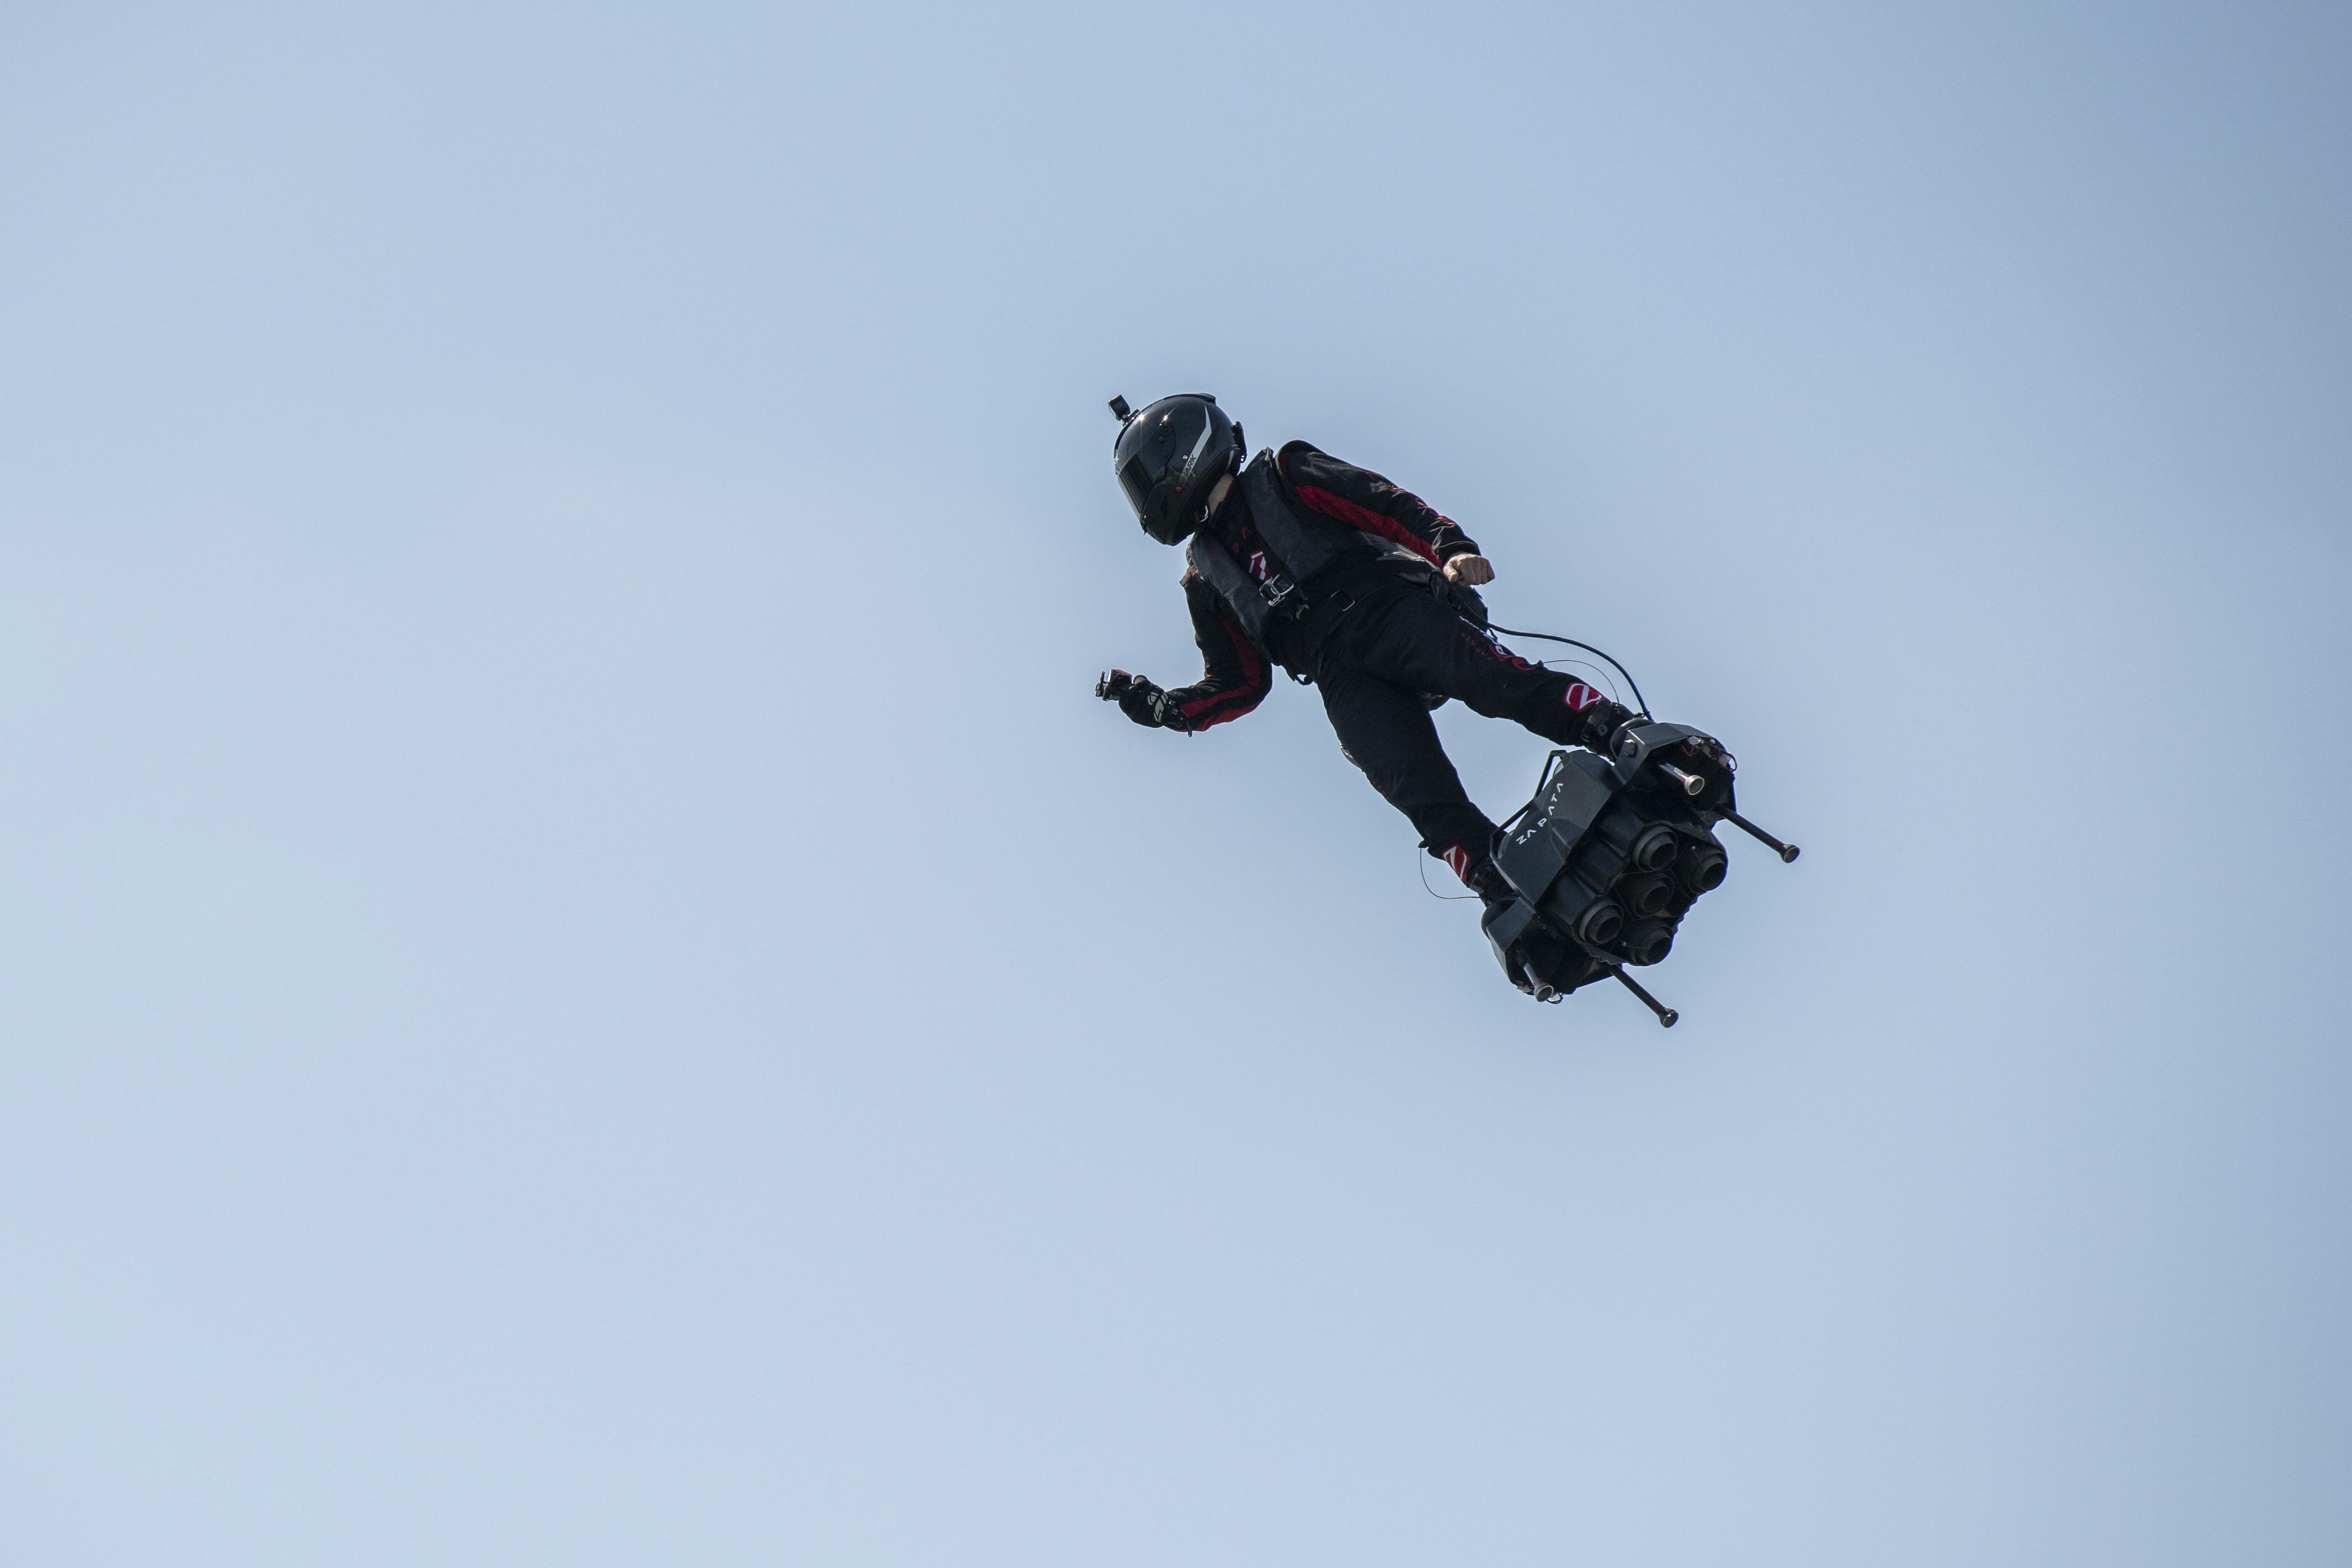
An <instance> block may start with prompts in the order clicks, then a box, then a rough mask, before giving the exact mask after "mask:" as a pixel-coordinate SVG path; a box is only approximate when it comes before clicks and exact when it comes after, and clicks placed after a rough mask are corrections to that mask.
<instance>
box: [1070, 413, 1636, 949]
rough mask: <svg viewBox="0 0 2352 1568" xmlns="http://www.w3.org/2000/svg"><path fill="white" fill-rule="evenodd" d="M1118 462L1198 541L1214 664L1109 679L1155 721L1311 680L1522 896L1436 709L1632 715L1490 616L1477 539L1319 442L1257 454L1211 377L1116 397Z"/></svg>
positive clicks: (1458, 850)
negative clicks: (1199, 669) (1182, 672)
mask: <svg viewBox="0 0 2352 1568" xmlns="http://www.w3.org/2000/svg"><path fill="white" fill-rule="evenodd" d="M1110 406H1111V413H1114V414H1116V415H1117V416H1118V421H1119V431H1118V440H1117V442H1116V443H1115V444H1113V446H1112V449H1111V464H1112V467H1113V469H1114V470H1115V471H1116V472H1117V474H1118V483H1119V487H1120V488H1121V489H1123V490H1124V491H1125V492H1126V493H1127V498H1128V501H1129V504H1130V505H1132V506H1133V507H1135V515H1136V517H1137V519H1138V520H1139V522H1140V523H1141V524H1142V525H1143V531H1144V532H1145V533H1147V534H1149V535H1150V536H1151V537H1152V538H1155V539H1157V540H1159V541H1160V543H1161V544H1164V545H1176V544H1185V541H1186V540H1187V539H1189V540H1190V541H1191V542H1190V544H1189V545H1187V546H1186V549H1185V571H1184V577H1183V588H1184V602H1185V605H1186V607H1187V608H1188V609H1190V610H1191V611H1192V634H1193V639H1194V641H1196V642H1197V643H1199V644H1200V647H1201V658H1202V665H1203V673H1202V677H1201V679H1200V680H1198V681H1196V682H1194V683H1193V684H1192V685H1188V686H1178V687H1176V688H1174V689H1173V690H1168V691H1163V690H1161V689H1160V687H1159V686H1157V685H1153V684H1152V683H1151V682H1150V681H1148V680H1145V679H1144V678H1143V677H1141V676H1139V675H1131V674H1128V673H1127V672H1126V671H1125V670H1113V671H1111V672H1110V673H1109V674H1106V675H1105V676H1103V677H1102V679H1101V680H1100V682H1098V683H1097V685H1096V687H1095V695H1097V696H1099V697H1102V698H1104V699H1105V700H1106V701H1112V702H1116V703H1118V706H1119V710H1120V711H1121V712H1122V713H1124V714H1126V715H1127V716H1128V717H1129V718H1131V719H1133V720H1134V721H1135V722H1136V723H1138V724H1140V725H1145V726H1149V727H1158V728H1161V729H1173V730H1180V731H1182V732H1184V733H1185V734H1188V735H1189V734H1192V733H1193V732H1195V731H1199V730H1203V729H1207V728H1209V727H1211V726H1213V725H1219V724H1223V723H1224V722H1225V721H1226V720H1228V719H1234V718H1239V717H1240V716H1242V715H1244V714H1245V713H1247V712H1249V711H1250V710H1251V709H1252V708H1254V707H1255V706H1257V705H1258V703H1259V702H1260V701H1261V700H1263V699H1264V697H1265V694H1266V692H1267V690H1268V689H1269V688H1270V687H1271V686H1272V685H1273V676H1272V673H1271V668H1270V666H1271V665H1273V664H1280V665H1281V666H1282V667H1283V668H1284V669H1286V670H1287V671H1289V672H1290V673H1291V674H1292V675H1293V676H1295V677H1297V678H1298V679H1300V680H1303V681H1307V682H1311V683H1312V684H1313V685H1315V686H1317V687H1318V689H1320V690H1321V692H1322V694H1323V711H1324V712H1325V713H1326V714H1328V716H1330V720H1331V727H1332V729H1333V730H1335V731H1336V732H1338V734H1339V751H1340V755H1341V756H1343V757H1345V758H1348V760H1349V761H1350V762H1352V763H1354V764H1355V765H1356V766H1357V767H1358V768H1361V769H1363V771H1364V775H1365V777H1366V778H1368V779H1370V780H1371V782H1372V788H1373V789H1378V790H1379V791H1380V792H1381V797H1382V798H1383V799H1385V800H1387V801H1388V802H1389V804H1391V806H1394V807H1395V808H1396V809H1397V810H1400V811H1402V812H1403V813H1404V814H1405V816H1406V817H1407V818H1408V819H1409V820H1410V821H1412V825H1413V828H1414V830H1415V831H1418V832H1419V833H1420V834H1421V842H1422V847H1423V848H1424V849H1426V850H1427V851H1428V852H1430V853H1431V854H1432V855H1434V856H1435V857H1437V858H1438V859H1440V860H1442V861H1444V862H1445V863H1446V864H1447V865H1449V866H1451V867H1453V869H1454V874H1455V875H1457V876H1459V877H1461V879H1462V880H1463V882H1464V883H1466V884H1467V885H1468V886H1469V887H1470V889H1471V890H1472V891H1473V892H1475V893H1476V894H1478V895H1479V897H1480V898H1481V899H1483V900H1485V901H1486V903H1487V904H1490V905H1492V904H1497V903H1507V902H1508V901H1509V900H1510V899H1511V898H1512V897H1513V896H1514V895H1513V894H1512V893H1511V891H1510V888H1509V885H1508V884H1507V883H1506V882H1505V881H1504V879H1503V876H1502V873H1501V872H1500V871H1498V870H1497V869H1496V865H1495V862H1494V855H1493V848H1494V837H1495V824H1494V823H1493V822H1492V821H1488V820H1487V818H1486V813H1485V812H1483V811H1481V810H1478V808H1477V807H1476V806H1475V805H1473V804H1472V803H1471V801H1470V797H1469V796H1468V795H1467V794H1466V793H1465V791H1464V790H1463V788H1462V780H1461V778H1460V777H1459V776H1458V775H1457V774H1456V773H1455V772H1454V764H1453V763H1452V762H1451V761H1450V760H1449V759H1448V758H1446V755H1445V748H1444V747H1443V746H1442V745H1440V744H1439V742H1438V738H1437V727H1436V726H1435V725H1434V724H1433V723H1431V722H1430V717H1429V712H1430V709H1432V708H1433V707H1435V706H1437V705H1438V704H1439V703H1441V702H1443V701H1444V700H1445V699H1446V698H1448V697H1458V698H1459V699H1461V701H1462V702H1463V703H1464V704H1465V705H1466V706H1469V707H1470V708H1471V709H1472V710H1473V711H1475V712H1477V713H1481V714H1485V715H1486V716H1487V717H1489V718H1507V719H1514V720H1517V722H1518V723H1520V724H1522V725H1525V726H1526V727H1528V728H1529V729H1531V730H1533V731H1534V732H1535V733H1536V734H1538V735H1539V736H1542V737H1544V738H1545V739H1546V740H1549V741H1552V742H1554V743H1556V744H1559V745H1562V746H1589V747H1594V748H1596V749H1598V748H1600V747H1603V746H1605V745H1606V744H1607V742H1608V739H1609V737H1610V735H1611V734H1612V731H1614V730H1615V729H1616V728H1617V727H1618V726H1619V725H1621V724H1623V723H1624V722H1625V721H1626V720H1627V719H1629V718H1631V717H1632V716H1633V714H1632V713H1631V711H1630V710H1628V709H1627V708H1625V707H1623V706H1620V705H1619V704H1617V703H1614V702H1612V701H1610V700H1609V699H1608V698H1606V697H1604V696H1602V695H1601V694H1600V693H1599V692H1597V691H1595V690H1593V689H1592V688H1591V686H1589V685H1585V684H1584V683H1583V682H1581V681H1578V680H1573V679H1571V678H1570V677H1569V676H1567V675H1565V674H1557V673H1555V672H1553V671H1550V670H1546V669H1543V668H1541V667H1539V666H1538V665H1535V664H1529V663H1528V661H1527V660H1525V659H1522V658H1520V657H1519V656H1518V655H1517V654H1516V653H1512V652H1511V651H1510V650H1509V649H1508V648H1506V647H1504V646H1503V645H1502V643H1499V642H1498V641H1496V638H1495V637H1494V635H1493V634H1492V633H1491V632H1488V631H1486V611H1485V607H1484V606H1483V605H1482V604H1481V603H1480V602H1479V600H1478V596H1477V594H1476V592H1475V589H1476V588H1477V587H1478V585H1480V584H1482V583H1486V582H1491V581H1493V580H1494V577H1495V569H1494V567H1493V566H1492V565H1491V564H1490V563H1489V562H1488V561H1487V559H1486V557H1485V556H1483V555H1481V554H1479V553H1478V546H1477V545H1476V543H1475V541H1473V540H1472V539H1471V538H1469V536H1467V535H1466V534H1465V533H1464V532H1463V531H1462V530H1461V528H1458V527H1457V526H1455V525H1454V523H1453V522H1452V521H1450V520H1448V519H1447V518H1445V517H1441V516H1440V515H1439V514H1438V513H1437V512H1436V511H1434V510H1433V509H1432V508H1431V507H1429V506H1428V505H1427V504H1426V503H1425V502H1423V500H1422V499H1421V498H1420V497H1417V496H1414V495H1412V494H1410V493H1408V492H1406V491H1403V490H1401V489H1399V488H1397V487H1396V486H1394V485H1391V484H1390V483H1389V482H1388V481H1387V480H1386V479H1383V478H1381V476H1379V475H1377V474H1373V473H1370V472H1368V471H1366V470H1364V469H1361V468H1358V467H1355V466H1353V465H1349V464H1346V463H1342V462H1340V461H1339V459H1338V458H1336V457H1332V456H1330V455H1327V454H1325V453H1322V452H1319V451H1318V450H1316V449H1315V448H1314V447H1312V446H1310V445H1308V444H1307V443H1306V442H1304V441H1293V442H1290V443H1288V444H1286V445H1284V446H1283V447H1282V448H1281V449H1280V450H1279V451H1268V452H1261V453H1259V454H1258V455H1257V456H1256V457H1255V458H1251V457H1250V456H1249V449H1248V446H1247V445H1246V444H1245V443H1244V440H1243V437H1242V428H1241V426H1240V425H1238V424H1236V423H1234V421H1233V420H1232V419H1230V418H1228V417H1227V415H1226V413H1225V412H1224V410H1223V409H1221V408H1219V407H1218V406H1217V400H1216V399H1215V398H1214V397H1213V396H1210V395H1209V394H1207V393H1205V392H1202V393H1190V392H1188V393H1181V394H1179V395H1177V396H1173V397H1164V398H1161V399H1160V401H1159V402H1154V403H1152V404H1150V406H1148V407H1146V408H1143V409H1140V410H1133V411H1130V410H1129V407H1128V403H1127V400H1126V399H1125V398H1113V399H1112V400H1111V405H1110Z"/></svg>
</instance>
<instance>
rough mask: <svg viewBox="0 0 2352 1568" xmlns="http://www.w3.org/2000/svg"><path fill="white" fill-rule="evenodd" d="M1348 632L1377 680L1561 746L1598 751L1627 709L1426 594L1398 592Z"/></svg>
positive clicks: (1351, 646)
mask: <svg viewBox="0 0 2352 1568" xmlns="http://www.w3.org/2000/svg"><path fill="white" fill-rule="evenodd" d="M1365 608H1366V609H1368V610H1370V612H1371V613H1370V615H1369V616H1367V617H1366V619H1365V620H1364V621H1363V622H1361V623H1360V624H1359V625H1358V626H1357V627H1354V628H1351V629H1350V630H1351V631H1352V632H1354V636H1353V637H1352V638H1351V640H1350V643H1349V653H1352V654H1354V655H1355V657H1356V658H1357V659H1358V660H1359V661H1360V662H1361V664H1363V666H1364V668H1365V669H1366V670H1367V671H1368V672H1370V674H1373V675H1375V676H1378V677H1381V678H1382V679H1385V680H1388V681H1391V682H1394V683H1395V684H1397V685H1402V686H1406V687H1409V688H1411V689H1412V690H1413V691H1417V692H1436V693H1439V694H1441V695H1445V696H1449V697H1454V698H1456V699H1458V700H1459V701H1460V702H1461V703H1462V704H1463V705H1464V706H1466V707H1468V708H1470V709H1471V710H1472V711H1474V712H1476V713H1482V714H1484V715H1486V716H1487V717H1488V718H1507V719H1510V720H1512V721H1513V722H1515V723H1517V724H1522V725H1525V726H1526V727H1528V728H1529V729H1531V730H1533V731H1535V732H1536V733H1537V734H1538V735H1540V736H1542V737H1544V738H1545V739H1546V740H1549V741H1554V742H1557V743H1558V744H1559V745H1562V746H1585V745H1594V744H1598V742H1599V741H1600V739H1601V738H1602V737H1605V736H1606V735H1607V733H1608V731H1609V730H1610V729H1612V728H1613V727H1615V726H1616V725H1617V724H1619V723H1622V720H1623V717H1624V710H1623V709H1622V708H1620V707H1618V706H1617V705H1616V704H1614V703H1612V702H1610V701H1609V699H1608V698H1606V697H1604V696H1602V695H1601V694H1600V693H1599V692H1597V691H1595V690H1593V689H1592V688H1591V686H1589V685H1585V684H1584V683H1583V682H1582V681H1580V680H1578V679H1577V678H1576V677H1575V676H1573V675H1570V674H1564V673H1562V672H1560V671H1558V670H1547V669H1543V668H1541V667H1540V666H1538V665H1536V664H1529V663H1528V661H1527V660H1525V659H1522V658H1520V657H1519V656H1518V655H1517V653H1512V652H1511V651H1510V650H1509V649H1508V648H1506V647H1504V646H1502V645H1501V644H1500V643H1496V641H1495V640H1494V639H1492V638H1490V637H1488V636H1487V635H1486V633H1484V632H1480V631H1479V630H1478V629H1477V628H1476V627H1475V626H1473V625H1471V624H1470V623H1469V622H1466V621H1465V620H1463V619H1462V617H1460V616H1459V615H1456V614H1455V613H1454V612H1453V611H1451V610H1448V609H1446V608H1445V607H1444V605H1442V604H1440V603H1438V602H1437V601H1436V600H1434V599H1433V598H1431V597H1430V596H1429V595H1427V594H1425V593H1420V592H1415V591H1410V590H1406V591H1400V592H1399V593H1398V594H1397V595H1396V597H1394V598H1393V599H1391V600H1389V601H1386V602H1384V603H1381V604H1377V605H1368V606H1366V607H1365Z"/></svg>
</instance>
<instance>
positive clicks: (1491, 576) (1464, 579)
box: [1445, 555, 1495, 588]
mask: <svg viewBox="0 0 2352 1568" xmlns="http://www.w3.org/2000/svg"><path fill="white" fill-rule="evenodd" d="M1445 580H1446V581H1448V582H1458V583H1460V584H1461V585H1462V586H1463V587H1465V588H1483V587H1485V586H1486V584H1487V583H1490V582H1492V581H1494V580H1495V563H1494V562H1493V561H1490V560H1488V559H1486V557H1485V556H1483V555H1457V556H1455V557H1454V559H1452V560H1449V561H1447V562H1446V563H1445Z"/></svg>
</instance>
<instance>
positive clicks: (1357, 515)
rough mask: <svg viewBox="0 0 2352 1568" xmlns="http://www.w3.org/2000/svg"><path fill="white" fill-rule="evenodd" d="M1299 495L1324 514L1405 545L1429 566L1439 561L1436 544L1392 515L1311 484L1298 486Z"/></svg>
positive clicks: (1352, 526)
mask: <svg viewBox="0 0 2352 1568" xmlns="http://www.w3.org/2000/svg"><path fill="white" fill-rule="evenodd" d="M1298 498H1299V499H1300V500H1302V501H1304V502H1306V503H1307V505H1308V506H1310V507H1314V508H1315V509H1316V510H1317V511H1318V512H1321V513H1323V514H1324V515H1325V516H1327V517H1337V518H1339V520H1340V521H1341V522H1343V523H1346V524H1348V525H1349V527H1351V528H1361V529H1363V530H1364V531H1365V532H1366V533H1368V534H1378V535H1379V536H1380V537H1381V538H1384V539H1390V540H1393V541H1394V542H1395V543H1397V544H1401V545H1402V546H1404V547H1405V548H1406V549H1410V550H1412V552H1413V553H1415V554H1416V555H1418V556H1420V557H1421V558H1422V559H1424V560H1426V561H1428V562H1429V564H1430V565H1432V566H1436V565H1438V564H1439V562H1438V559H1437V550H1436V548H1435V547H1434V546H1433V545H1432V544H1431V543H1430V542H1429V541H1428V540H1427V539H1425V538H1422V537H1421V536H1420V535H1419V534H1417V533H1414V532H1413V531H1412V529H1411V528H1406V527H1405V526H1404V525H1403V524H1402V523H1400V522H1398V521H1397V520H1396V519H1395V518H1394V517H1382V516H1381V515H1380V514H1379V513H1378V512H1375V511H1373V510H1372V509H1371V508H1370V507H1360V506H1358V505H1357V504H1356V503H1355V502H1353V501H1350V500H1349V499H1348V498H1347V497H1345V496H1335V495H1333V494H1331V492H1330V491H1328V490H1325V489H1321V488H1318V486H1313V485H1301V486H1298Z"/></svg>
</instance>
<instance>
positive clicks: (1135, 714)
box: [1095, 670, 1191, 729]
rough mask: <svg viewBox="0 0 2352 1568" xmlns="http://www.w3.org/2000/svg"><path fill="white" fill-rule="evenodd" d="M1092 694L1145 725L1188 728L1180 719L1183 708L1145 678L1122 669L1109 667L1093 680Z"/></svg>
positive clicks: (1164, 727)
mask: <svg viewBox="0 0 2352 1568" xmlns="http://www.w3.org/2000/svg"><path fill="white" fill-rule="evenodd" d="M1095 695H1097V696H1098V697H1100V698H1102V700H1103V701H1105V702H1107V703H1117V704H1118V711H1119V712H1121V713H1123V714H1125V715H1127V716H1128V717H1129V718H1131V719H1133V720H1134V721H1135V722H1136V723H1138V724H1139V725H1142V726H1143V727H1146V728H1148V729H1190V728H1191V726H1190V725H1188V724H1186V723H1185V722H1184V710H1183V709H1181V708H1180V707H1178V706H1176V705H1175V704H1174V703H1172V702H1171V701H1169V700H1168V694H1167V693H1166V692H1163V691H1161V690H1160V688H1159V687H1158V686H1155V685H1152V684H1151V683H1150V681H1148V680H1145V679H1144V678H1143V677H1142V676H1141V675H1130V674H1128V673H1127V672H1126V671H1125V670H1112V671H1110V672H1109V673H1108V674H1105V675H1104V676H1103V678H1102V679H1100V680H1098V681H1097V682H1096V683H1095Z"/></svg>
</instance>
